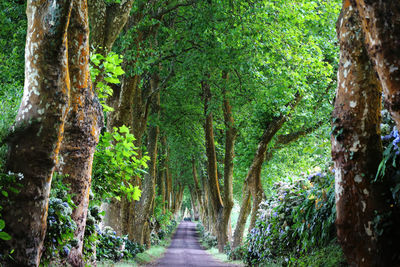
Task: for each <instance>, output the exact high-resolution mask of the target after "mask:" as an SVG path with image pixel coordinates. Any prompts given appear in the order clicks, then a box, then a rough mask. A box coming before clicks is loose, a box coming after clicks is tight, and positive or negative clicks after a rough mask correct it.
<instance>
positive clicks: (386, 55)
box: [346, 0, 400, 129]
mask: <svg viewBox="0 0 400 267" xmlns="http://www.w3.org/2000/svg"><path fill="white" fill-rule="evenodd" d="M346 3H347V2H346ZM348 4H350V3H348ZM352 4H353V7H354V8H356V9H358V11H359V12H360V15H361V22H362V28H363V31H364V36H365V40H364V42H365V44H366V47H367V51H368V54H369V57H370V59H371V60H372V62H373V64H374V67H375V70H376V72H377V73H378V76H379V80H380V83H381V85H382V88H383V94H384V96H385V106H387V107H388V109H389V111H390V113H391V115H392V118H393V120H394V121H395V122H396V125H397V128H398V129H400V79H399V76H400V46H399V43H400V21H399V17H400V2H399V1H396V0H387V1H368V0H353V2H352Z"/></svg>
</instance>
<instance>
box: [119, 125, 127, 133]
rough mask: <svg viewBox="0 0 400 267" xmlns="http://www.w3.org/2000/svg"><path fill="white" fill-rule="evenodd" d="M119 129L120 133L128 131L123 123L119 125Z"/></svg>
mask: <svg viewBox="0 0 400 267" xmlns="http://www.w3.org/2000/svg"><path fill="white" fill-rule="evenodd" d="M119 131H120V133H126V134H128V133H129V128H128V127H126V126H125V125H122V126H121V127H119Z"/></svg>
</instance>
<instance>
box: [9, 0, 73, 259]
mask: <svg viewBox="0 0 400 267" xmlns="http://www.w3.org/2000/svg"><path fill="white" fill-rule="evenodd" d="M72 6H73V1H58V2H57V4H56V5H53V4H52V2H44V3H43V2H37V1H31V0H30V1H28V2H27V10H26V13H27V17H28V30H27V38H26V48H25V87H24V95H23V99H22V102H21V106H20V108H19V111H18V115H17V117H16V122H15V124H14V126H13V129H12V130H13V131H12V133H11V135H10V137H9V138H8V140H7V143H8V146H9V151H8V158H7V165H6V168H7V170H8V171H11V172H14V173H21V174H23V176H24V177H23V179H22V180H20V181H18V183H21V184H22V187H21V189H20V192H19V194H16V195H15V194H13V193H10V194H9V198H8V199H7V202H3V203H2V206H3V208H4V209H3V210H2V212H1V213H2V219H4V220H5V222H6V228H5V229H4V231H5V232H7V233H9V234H10V235H11V236H12V239H11V240H10V241H2V242H1V250H2V253H4V254H7V253H8V252H10V250H11V249H13V250H14V252H13V254H12V259H13V260H12V259H11V258H7V260H9V261H10V262H8V263H6V262H3V265H4V266H38V265H39V261H40V257H41V254H42V251H43V240H44V237H45V233H46V219H47V206H48V200H49V192H50V187H51V178H52V175H53V171H54V167H55V165H56V162H57V159H58V152H59V148H60V146H61V141H62V138H63V130H64V123H65V119H66V115H67V112H68V108H69V93H70V77H69V62H68V60H67V55H68V45H67V43H68V37H67V31H68V24H69V21H70V16H71V9H72ZM8 201H9V202H8ZM4 254H3V255H4Z"/></svg>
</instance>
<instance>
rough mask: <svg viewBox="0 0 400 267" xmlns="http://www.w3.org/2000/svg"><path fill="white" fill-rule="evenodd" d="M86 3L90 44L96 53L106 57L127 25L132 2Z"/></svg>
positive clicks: (93, 1) (89, 1)
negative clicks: (90, 31)
mask: <svg viewBox="0 0 400 267" xmlns="http://www.w3.org/2000/svg"><path fill="white" fill-rule="evenodd" d="M87 1H88V6H89V18H90V26H91V29H92V33H91V36H90V37H91V44H92V45H93V46H94V48H95V49H96V52H97V53H100V54H102V55H106V54H108V53H109V52H110V51H111V48H112V46H113V44H114V42H115V40H116V39H117V37H118V35H119V33H120V32H121V30H122V28H123V27H124V26H125V24H126V23H127V21H128V18H129V14H130V11H131V9H132V4H133V1H134V0H128V1H121V3H112V4H110V3H107V2H106V1H99V0H87Z"/></svg>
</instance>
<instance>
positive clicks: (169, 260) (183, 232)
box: [147, 222, 239, 267]
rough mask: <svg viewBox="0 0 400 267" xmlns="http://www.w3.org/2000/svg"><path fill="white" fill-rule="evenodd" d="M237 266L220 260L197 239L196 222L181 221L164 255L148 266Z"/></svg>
mask: <svg viewBox="0 0 400 267" xmlns="http://www.w3.org/2000/svg"><path fill="white" fill-rule="evenodd" d="M172 266H174V267H237V266H239V265H234V264H228V263H222V262H219V261H217V260H215V259H213V257H212V256H211V255H210V254H208V253H207V252H206V251H205V250H204V249H203V248H202V247H201V246H200V243H199V242H198V240H197V232H196V224H195V223H193V222H181V224H180V225H179V226H178V229H177V231H176V233H175V235H174V236H173V237H172V242H171V245H170V246H169V248H168V249H167V251H166V252H165V254H164V256H163V257H162V258H161V259H159V260H158V261H156V262H154V263H152V264H150V265H147V267H172Z"/></svg>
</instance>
